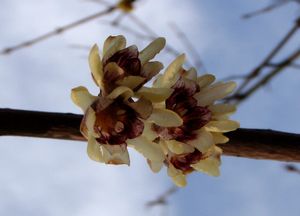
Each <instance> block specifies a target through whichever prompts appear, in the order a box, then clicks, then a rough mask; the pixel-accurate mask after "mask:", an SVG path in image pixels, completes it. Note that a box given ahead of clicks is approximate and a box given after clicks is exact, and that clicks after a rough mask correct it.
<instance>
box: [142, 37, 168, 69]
mask: <svg viewBox="0 0 300 216" xmlns="http://www.w3.org/2000/svg"><path fill="white" fill-rule="evenodd" d="M165 45H166V40H165V39H164V38H157V39H156V40H154V41H152V42H151V43H150V44H149V45H148V46H147V47H146V48H145V49H143V50H142V51H141V52H140V54H139V59H140V61H141V64H142V65H144V64H145V63H147V62H148V61H149V60H151V59H153V58H154V57H155V55H156V54H158V53H159V52H160V51H161V50H162V49H163V48H164V46H165Z"/></svg>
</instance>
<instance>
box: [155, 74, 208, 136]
mask: <svg viewBox="0 0 300 216" xmlns="http://www.w3.org/2000/svg"><path fill="white" fill-rule="evenodd" d="M172 88H173V89H174V92H173V93H172V95H171V96H170V97H169V98H168V99H167V100H166V108H167V109H170V110H172V111H174V112H176V113H177V114H178V115H179V116H180V117H181V118H182V120H183V124H182V125H181V126H180V127H169V128H164V127H160V126H157V125H153V129H154V130H155V131H156V132H157V133H158V134H159V135H160V136H161V137H162V138H164V139H175V140H177V141H181V142H186V141H188V140H192V139H195V138H196V133H195V131H196V130H198V129H200V128H202V127H203V126H204V125H205V124H207V123H208V122H209V121H210V119H211V112H210V110H209V109H208V108H207V107H202V106H197V100H196V99H195V98H193V95H194V94H195V93H197V92H199V86H198V85H197V84H196V82H194V81H192V80H186V79H184V78H180V79H179V80H178V81H177V82H176V84H175V85H174V86H173V87H172Z"/></svg>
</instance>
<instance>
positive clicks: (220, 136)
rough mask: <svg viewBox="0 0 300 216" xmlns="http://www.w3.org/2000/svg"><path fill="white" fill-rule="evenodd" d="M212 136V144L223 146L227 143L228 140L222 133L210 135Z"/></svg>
mask: <svg viewBox="0 0 300 216" xmlns="http://www.w3.org/2000/svg"><path fill="white" fill-rule="evenodd" d="M211 134H212V135H213V139H214V143H216V144H223V143H227V142H228V141H229V138H228V137H226V136H224V135H223V134H222V133H214V132H212V133H211Z"/></svg>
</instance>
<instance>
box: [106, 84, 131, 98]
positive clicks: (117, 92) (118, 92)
mask: <svg viewBox="0 0 300 216" xmlns="http://www.w3.org/2000/svg"><path fill="white" fill-rule="evenodd" d="M133 95H134V93H133V91H132V90H131V89H130V88H128V87H125V86H119V87H117V88H115V89H114V90H113V91H112V92H111V93H110V94H109V95H108V96H107V98H108V99H115V98H117V97H119V96H122V97H123V98H124V99H128V98H129V97H132V96H133Z"/></svg>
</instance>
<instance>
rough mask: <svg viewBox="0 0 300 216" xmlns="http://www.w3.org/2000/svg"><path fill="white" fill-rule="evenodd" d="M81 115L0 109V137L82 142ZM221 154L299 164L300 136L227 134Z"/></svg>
mask: <svg viewBox="0 0 300 216" xmlns="http://www.w3.org/2000/svg"><path fill="white" fill-rule="evenodd" d="M81 118H82V115H77V114H71V113H52V112H37V111H26V110H15V109H0V119H1V120H0V136H27V137H39V138H51V139H66V140H77V141H84V140H85V138H84V137H83V136H82V135H81V133H80V131H79V126H80V121H81ZM226 136H228V137H229V138H230V141H229V142H228V143H227V144H222V145H220V147H221V148H222V149H223V151H224V155H228V156H236V157H246V158H252V159H267V160H278V161H288V162H300V135H299V134H292V133H285V132H279V131H273V130H264V129H243V128H241V129H238V130H236V131H234V132H230V133H227V134H226Z"/></svg>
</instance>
